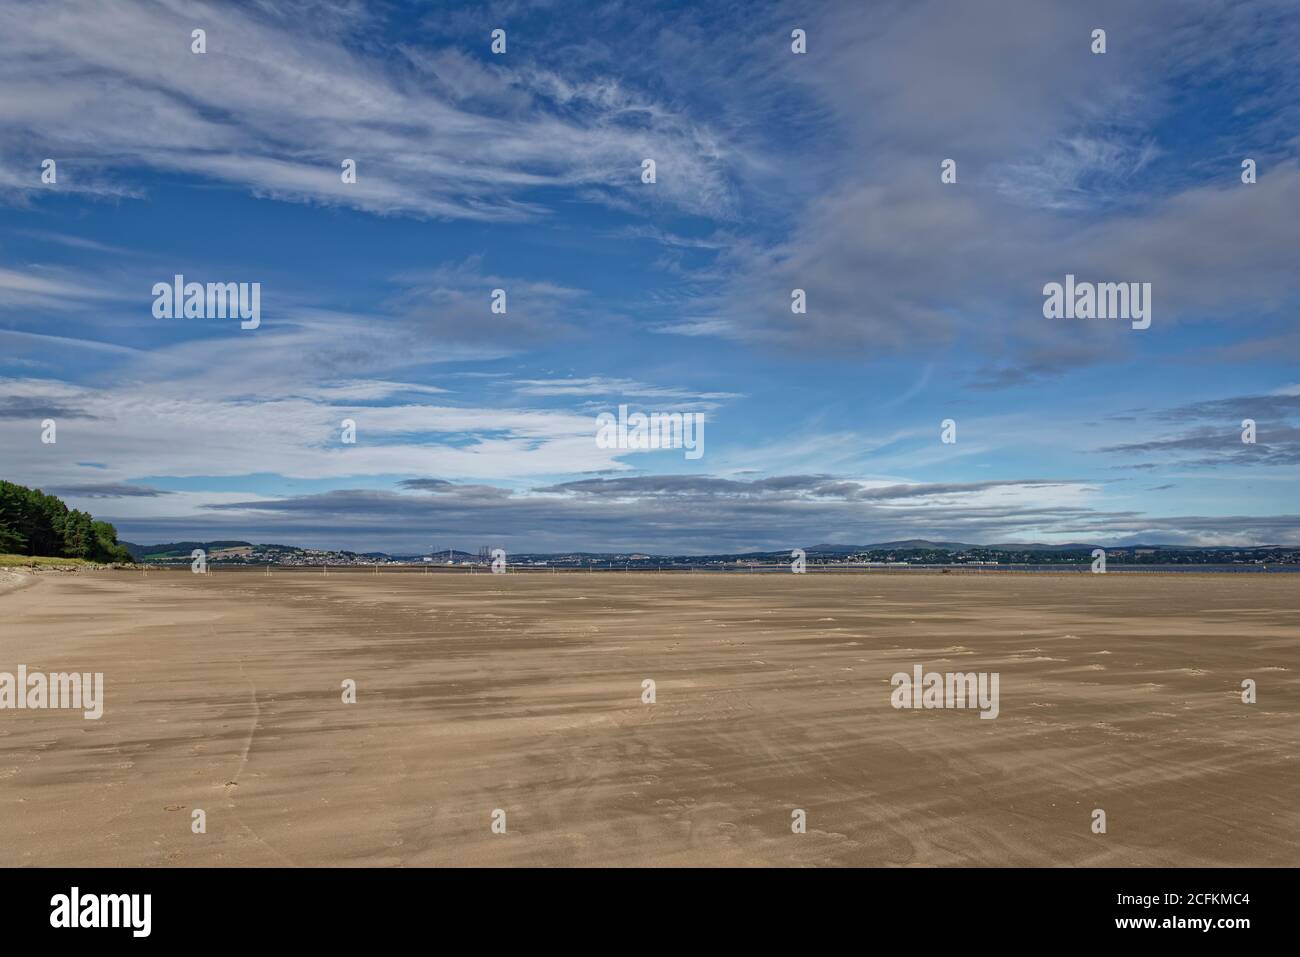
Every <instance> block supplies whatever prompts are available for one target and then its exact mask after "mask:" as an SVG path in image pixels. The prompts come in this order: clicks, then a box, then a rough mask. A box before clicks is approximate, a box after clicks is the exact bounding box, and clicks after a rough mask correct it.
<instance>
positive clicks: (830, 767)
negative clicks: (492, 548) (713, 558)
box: [0, 569, 1300, 866]
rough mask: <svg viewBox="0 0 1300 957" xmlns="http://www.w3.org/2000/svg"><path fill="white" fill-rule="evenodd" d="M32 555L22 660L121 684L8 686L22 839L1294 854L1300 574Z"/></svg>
mask: <svg viewBox="0 0 1300 957" xmlns="http://www.w3.org/2000/svg"><path fill="white" fill-rule="evenodd" d="M6 577H8V578H13V577H14V576H6ZM25 580H31V581H34V584H31V585H30V587H21V588H18V589H12V588H11V589H9V590H7V591H4V592H3V594H0V671H11V672H12V671H16V670H17V666H18V665H19V664H25V665H27V666H28V668H29V669H30V670H40V671H46V672H51V671H65V670H75V671H83V672H84V671H91V672H94V671H102V672H104V674H105V686H106V687H105V696H106V705H105V713H104V717H103V718H102V719H101V720H99V721H87V720H84V719H83V717H82V715H81V713H80V712H75V711H26V710H24V711H13V710H6V711H0V865H5V866H12V865H60V866H63V865H67V866H71V865H86V866H94V865H109V866H113V865H162V864H171V865H276V864H279V865H283V864H299V865H342V864H347V865H871V866H877V865H1134V866H1136V865H1248V864H1249V865H1289V866H1295V865H1297V864H1300V762H1298V760H1297V759H1298V758H1300V720H1298V719H1300V683H1298V681H1297V677H1298V676H1300V623H1298V622H1297V618H1296V608H1297V607H1298V606H1300V576H1298V575H1210V574H1206V575H1201V574H1165V575H1118V574H1112V575H1106V576H1100V575H1087V574H1068V575H1065V574H1063V575H1037V574H997V575H994V574H988V575H934V574H924V575H922V574H884V573H880V574H875V573H866V574H854V575H843V574H840V575H831V574H808V575H803V576H796V575H749V574H727V575H719V574H707V575H706V574H684V573H677V574H673V573H663V574H654V573H649V574H626V573H624V574H620V573H612V574H610V573H606V574H599V573H597V574H585V573H582V574H559V575H550V574H520V573H513V574H506V575H488V574H478V575H472V576H471V575H465V574H446V573H445V574H429V575H425V574H419V573H396V572H393V571H391V570H386V571H385V572H384V573H383V574H380V575H372V574H370V573H368V572H351V573H342V572H340V571H338V570H332V571H331V573H330V574H329V575H326V576H322V575H321V574H320V573H319V571H316V572H303V571H297V572H291V571H286V570H276V571H275V573H274V574H273V575H272V576H271V577H269V578H268V577H264V576H263V575H262V574H261V573H260V572H249V571H242V572H237V571H230V570H228V569H219V570H217V571H216V572H215V573H214V574H212V575H209V576H206V577H200V576H195V575H192V574H190V573H189V572H188V571H152V572H150V573H149V574H148V575H143V574H141V573H140V572H138V571H137V572H127V571H107V570H106V571H98V572H89V573H81V574H75V575H72V574H49V575H33V576H26V579H25ZM918 663H919V664H923V665H924V666H925V668H926V669H927V670H931V669H933V670H936V671H997V672H999V673H1000V675H1001V715H1000V717H998V718H997V719H996V720H980V719H979V717H978V713H977V712H975V711H955V710H939V711H907V710H894V709H893V708H892V707H891V706H890V691H891V688H890V684H889V679H890V676H891V675H892V674H893V673H894V672H896V671H908V672H910V671H911V669H912V666H913V665H914V664H918ZM1248 677H1249V678H1253V679H1255V680H1256V681H1257V682H1258V686H1259V701H1258V703H1257V704H1253V705H1248V704H1243V703H1242V701H1241V692H1240V684H1241V681H1242V679H1243V678H1248ZM347 678H351V679H354V680H355V681H356V682H357V685H358V702H357V703H356V704H354V705H348V704H344V703H343V702H342V700H341V693H342V692H341V689H340V684H341V682H342V681H343V680H344V679H347ZM645 678H652V679H654V680H655V681H656V682H657V689H656V690H657V701H656V703H654V704H652V705H650V704H642V703H641V682H642V680H643V679H645ZM195 808H202V809H204V810H205V811H206V813H207V833H206V834H202V835H195V834H192V833H191V830H190V821H191V817H190V815H191V811H192V810H193V809H195ZM495 808H502V809H504V810H505V811H506V814H507V818H506V825H507V833H506V834H504V835H497V834H493V833H492V832H491V830H490V823H491V820H490V815H491V813H492V811H493V809H495ZM795 808H803V809H805V810H806V811H807V820H808V825H807V833H806V834H803V835H796V834H793V833H791V828H790V822H791V811H792V809H795ZM1093 808H1103V809H1104V810H1105V811H1106V814H1107V816H1108V832H1107V833H1106V834H1093V833H1092V832H1091V830H1090V822H1091V812H1092V809H1093Z"/></svg>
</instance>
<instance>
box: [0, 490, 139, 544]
mask: <svg viewBox="0 0 1300 957" xmlns="http://www.w3.org/2000/svg"><path fill="white" fill-rule="evenodd" d="M0 553H7V554H15V555H33V556H41V557H50V558H84V559H86V560H87V561H92V562H129V561H131V553H130V552H128V551H127V550H126V549H125V548H124V547H123V546H121V545H119V544H118V542H117V529H116V528H114V527H113V526H112V525H111V524H110V523H108V522H97V521H95V519H94V518H93V517H91V515H90V514H89V513H88V512H80V511H78V510H76V509H70V508H68V506H67V505H65V504H64V503H63V500H62V499H59V498H57V497H55V496H53V495H46V494H45V493H44V492H42V491H41V490H40V489H32V488H27V487H26V486H24V485H15V484H14V483H13V482H4V481H0Z"/></svg>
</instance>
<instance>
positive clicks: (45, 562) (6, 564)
mask: <svg viewBox="0 0 1300 957" xmlns="http://www.w3.org/2000/svg"><path fill="white" fill-rule="evenodd" d="M93 564H95V563H94V562H88V561H86V560H85V559H84V558H45V557H42V556H39V555H36V556H33V555H0V568H51V567H53V568H65V567H66V568H73V567H76V566H77V565H93Z"/></svg>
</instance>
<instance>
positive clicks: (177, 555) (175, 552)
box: [120, 541, 253, 562]
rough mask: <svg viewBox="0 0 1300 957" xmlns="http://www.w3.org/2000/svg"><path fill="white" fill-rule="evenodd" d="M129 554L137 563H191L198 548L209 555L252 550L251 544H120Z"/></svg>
mask: <svg viewBox="0 0 1300 957" xmlns="http://www.w3.org/2000/svg"><path fill="white" fill-rule="evenodd" d="M120 544H121V545H122V546H123V547H124V548H125V549H126V550H127V551H128V552H130V553H131V558H133V559H134V560H135V561H137V562H143V561H155V562H156V561H166V560H168V559H173V560H176V561H179V560H180V559H182V558H183V559H185V560H186V561H189V558H190V554H191V553H192V552H193V551H194V549H196V548H201V549H203V550H204V551H205V552H207V553H208V554H209V555H211V554H212V553H213V552H219V551H225V550H227V549H233V548H252V547H253V545H252V543H251V542H231V541H219V542H167V543H165V544H162V545H137V544H135V543H134V542H121V543H120Z"/></svg>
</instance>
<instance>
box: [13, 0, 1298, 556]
mask: <svg viewBox="0 0 1300 957" xmlns="http://www.w3.org/2000/svg"><path fill="white" fill-rule="evenodd" d="M1085 7H1086V8H1087V9H1084V8H1085ZM196 28H201V29H203V30H205V31H206V41H207V50H206V52H205V53H202V54H196V53H194V52H192V50H191V42H192V41H191V32H192V31H193V30H194V29H196ZM497 28H500V29H504V30H505V31H506V37H507V46H506V52H505V53H504V54H493V53H492V52H491V49H490V44H491V39H490V36H491V32H492V30H494V29H497ZM796 28H799V29H803V30H805V31H806V33H807V38H808V40H807V44H808V52H807V53H806V54H795V53H793V52H792V51H791V39H790V37H791V31H792V30H793V29H796ZM1096 28H1103V29H1105V30H1106V40H1107V49H1106V52H1105V53H1103V54H1094V53H1093V52H1092V51H1091V49H1090V46H1091V44H1092V40H1091V34H1092V31H1093V30H1094V29H1096ZM0 91H3V92H0V449H2V450H3V452H2V453H0V454H2V455H3V458H2V459H0V476H2V477H4V478H7V479H9V480H12V481H17V482H22V483H24V484H30V485H37V486H40V487H42V488H45V489H46V490H49V491H55V492H57V493H59V494H61V495H62V496H63V497H65V498H66V499H67V500H68V501H69V502H70V503H72V504H74V505H76V506H78V507H81V508H86V509H88V510H90V511H92V512H93V513H94V514H95V515H96V516H102V517H105V518H108V519H109V520H111V521H113V522H115V523H116V524H117V526H118V528H119V532H120V534H121V536H122V537H123V538H125V539H127V540H131V541H136V542H155V541H165V540H176V539H193V538H201V539H213V538H242V539H248V540H253V541H274V542H285V543H295V544H303V545H316V546H331V547H351V548H360V549H386V550H392V551H407V550H411V551H413V550H416V549H420V548H424V547H427V546H429V545H431V544H437V545H440V546H443V547H445V546H447V545H454V546H456V547H460V548H466V549H476V548H477V547H478V546H479V545H481V544H486V543H491V544H493V545H503V546H505V547H506V548H507V549H508V550H513V551H541V550H567V549H578V548H581V549H588V550H643V551H651V552H660V553H662V552H719V551H733V550H744V549H751V548H753V549H758V548H787V547H795V546H799V545H809V544H813V543H819V542H839V543H868V542H874V541H886V540H892V539H899V538H913V537H926V538H933V539H945V540H954V539H955V540H961V541H972V542H1007V541H1046V542H1065V541H1089V542H1097V543H1100V544H1122V543H1133V542H1168V543H1176V544H1197V543H1199V544H1262V543H1291V544H1295V543H1300V509H1297V508H1296V505H1295V502H1296V494H1295V492H1296V488H1297V485H1296V480H1297V470H1298V468H1300V371H1298V370H1297V363H1296V359H1297V357H1298V356H1300V328H1297V322H1296V309H1297V304H1298V302H1300V271H1298V270H1297V269H1296V263H1297V261H1298V260H1300V256H1298V255H1297V252H1298V251H1300V215H1297V213H1298V211H1300V155H1298V154H1300V124H1298V123H1297V120H1298V119H1300V11H1297V9H1296V8H1295V6H1294V4H1289V3H1276V4H1273V3H1267V2H1257V3H1249V4H1238V3H1161V2H1153V3H1143V4H1141V5H1136V4H1132V3H1101V4H1089V5H1081V4H1077V3H1049V2H1041V0H1023V2H1019V0H1008V2H1002V3H997V4H964V3H924V2H919V3H918V2H906V3H901V2H900V3H861V2H855V3H807V4H788V3H787V4H775V3H761V2H758V3H754V2H746V3H702V4H697V3H692V4H681V5H672V4H657V5H654V6H653V7H652V8H651V7H647V6H646V5H644V4H631V3H619V2H611V3H592V4H574V3H566V4H561V3H546V2H525V0H513V2H502V3H486V4H476V5H473V7H472V8H467V7H466V6H461V5H454V6H453V5H443V4H438V3H422V4H398V3H391V4H384V3H368V4H348V3H344V4H329V5H324V4H315V3H309V2H284V3H273V2H269V0H268V2H262V3H247V4H238V3H224V4H213V5H207V4H202V3H188V2H187V3H182V2H155V3H131V2H123V3H120V4H115V5H113V6H112V7H111V8H109V7H108V6H107V5H89V4H76V3H67V4H64V3H58V2H55V3H43V4H27V3H23V2H16V3H8V4H6V5H5V6H4V8H3V10H0ZM46 158H52V159H54V160H55V161H56V164H57V181H56V182H54V183H43V182H42V180H41V169H42V161H43V160H44V159H46ZM346 158H351V159H354V160H355V161H356V164H357V179H356V182H355V183H346V184H345V183H343V182H342V181H341V177H340V164H341V162H342V161H343V160H344V159H346ZM645 158H652V159H654V160H655V162H656V181H655V182H654V183H643V182H642V179H641V169H642V160H643V159H645ZM948 158H952V159H955V160H956V163H957V182H956V183H949V184H945V183H942V182H941V181H940V164H941V162H942V161H943V160H945V159H948ZM1245 158H1251V159H1254V160H1255V161H1256V164H1257V171H1258V181H1257V182H1256V183H1254V184H1249V185H1248V184H1244V183H1242V181H1241V162H1242V160H1243V159H1245ZM177 273H181V274H183V275H184V276H185V277H186V278H187V279H188V280H194V281H199V282H259V283H260V284H261V297H262V299H261V302H262V310H261V311H262V320H261V325H260V327H259V328H257V329H254V330H243V329H241V328H240V327H239V323H238V322H237V321H231V320H226V319H215V318H214V319H188V320H187V319H156V318H154V316H153V314H152V306H153V296H152V293H151V289H152V287H153V285H154V284H155V283H158V282H169V281H170V280H171V277H172V276H173V275H175V274H177ZM1067 273H1070V274H1074V275H1076V276H1077V277H1078V278H1079V279H1080V280H1081V281H1093V282H1143V283H1151V289H1152V323H1151V326H1150V328H1148V329H1144V330H1135V329H1132V328H1130V325H1129V323H1127V322H1122V321H1114V320H1064V319H1046V318H1044V315H1043V311H1042V306H1043V293H1042V290H1043V286H1044V285H1045V284H1046V283H1050V282H1061V281H1063V279H1064V277H1065V275H1066V274H1067ZM497 288H501V289H504V290H506V293H507V301H508V306H507V312H506V314H505V315H494V314H492V312H491V311H490V301H491V291H492V290H493V289H497ZM795 288H801V289H804V290H805V291H806V293H807V298H808V311H807V313H806V314H803V315H795V314H792V312H791V309H790V294H791V290H792V289H795ZM621 404H626V405H628V406H629V407H630V408H631V410H633V411H643V412H646V413H650V412H663V413H669V412H699V413H703V415H704V421H705V433H704V437H705V445H704V448H705V453H704V455H703V456H702V457H700V458H699V459H695V460H691V459H687V458H686V457H685V456H684V454H683V452H682V450H660V451H628V450H619V449H602V448H600V447H598V445H597V443H596V441H595V433H596V427H595V417H596V415H597V414H598V413H600V412H614V411H616V410H617V409H618V407H619V405H621ZM48 418H53V419H54V420H55V421H56V423H57V428H58V432H57V441H56V442H55V443H53V444H46V443H42V442H41V431H42V430H41V422H42V421H43V420H45V419H48ZM345 418H350V419H352V420H354V421H355V422H356V425H357V441H356V443H355V444H345V443H343V442H342V441H341V430H340V423H341V422H342V420H343V419H345ZM1244 418H1252V419H1254V420H1255V421H1256V423H1257V430H1258V440H1257V442H1256V443H1254V444H1246V443H1243V442H1242V441H1241V421H1242V419H1244ZM945 419H953V420H954V421H955V422H956V423H957V441H956V442H955V443H951V444H945V443H943V442H942V441H941V440H940V434H941V428H940V423H941V422H942V421H943V420H945Z"/></svg>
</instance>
